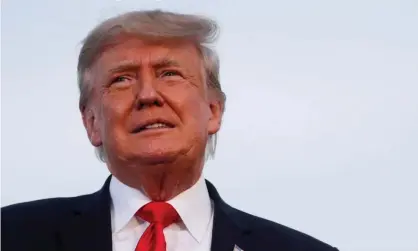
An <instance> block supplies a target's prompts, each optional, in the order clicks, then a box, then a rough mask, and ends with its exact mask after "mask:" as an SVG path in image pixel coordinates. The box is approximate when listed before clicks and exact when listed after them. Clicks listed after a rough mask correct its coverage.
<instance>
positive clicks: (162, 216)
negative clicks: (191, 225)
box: [136, 201, 180, 228]
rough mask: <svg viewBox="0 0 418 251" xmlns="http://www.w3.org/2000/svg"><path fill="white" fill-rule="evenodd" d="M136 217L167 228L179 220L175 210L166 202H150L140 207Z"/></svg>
mask: <svg viewBox="0 0 418 251" xmlns="http://www.w3.org/2000/svg"><path fill="white" fill-rule="evenodd" d="M136 216H138V217H140V218H141V219H143V220H145V221H147V222H149V223H150V224H161V225H163V227H164V228H165V227H167V226H169V225H171V224H173V223H175V222H177V221H179V220H180V216H179V215H178V213H177V211H176V209H174V207H173V206H171V205H170V204H168V203H166V202H157V201H153V202H150V203H148V204H146V205H144V206H143V207H141V208H140V209H139V210H138V212H137V213H136Z"/></svg>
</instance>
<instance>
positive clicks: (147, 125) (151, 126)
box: [132, 119, 174, 133]
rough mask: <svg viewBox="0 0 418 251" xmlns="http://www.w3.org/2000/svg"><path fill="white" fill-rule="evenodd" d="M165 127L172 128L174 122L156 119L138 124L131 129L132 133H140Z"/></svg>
mask: <svg viewBox="0 0 418 251" xmlns="http://www.w3.org/2000/svg"><path fill="white" fill-rule="evenodd" d="M167 128H174V124H173V123H171V122H168V121H166V120H161V119H156V120H150V121H146V122H143V123H141V124H139V125H138V126H136V127H135V128H134V130H132V133H140V132H143V131H146V130H158V129H167Z"/></svg>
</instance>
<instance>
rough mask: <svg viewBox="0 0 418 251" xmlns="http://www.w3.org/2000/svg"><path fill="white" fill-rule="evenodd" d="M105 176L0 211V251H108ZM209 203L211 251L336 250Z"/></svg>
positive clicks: (215, 194)
mask: <svg viewBox="0 0 418 251" xmlns="http://www.w3.org/2000/svg"><path fill="white" fill-rule="evenodd" d="M109 182H110V177H109V179H107V181H106V183H105V184H104V186H103V187H102V189H100V190H99V191H98V192H96V193H93V194H89V195H83V196H79V197H74V198H54V199H45V200H39V201H33V202H25V203H20V204H15V205H10V206H7V207H3V208H2V209H1V250H2V251H112V235H111V219H110V205H111V198H110V193H109ZM206 184H207V187H208V190H209V195H210V198H211V199H212V200H213V202H214V210H215V213H214V224H213V234H212V247H211V250H212V251H233V250H234V246H235V245H237V246H238V247H240V248H241V249H242V250H244V251H276V250H277V251H337V249H336V248H333V247H331V246H329V245H327V244H325V243H323V242H321V241H319V240H316V239H314V238H312V237H310V236H308V235H305V234H303V233H300V232H297V231H295V230H292V229H290V228H287V227H285V226H282V225H280V224H277V223H274V222H271V221H268V220H265V219H262V218H259V217H256V216H253V215H250V214H247V213H244V212H241V211H239V210H237V209H235V208H232V207H231V206H229V205H228V204H226V203H225V202H224V201H223V200H222V199H221V197H220V196H219V194H218V192H217V191H216V189H215V187H214V186H213V185H212V184H211V183H210V182H208V181H206Z"/></svg>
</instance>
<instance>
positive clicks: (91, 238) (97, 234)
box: [58, 176, 251, 251]
mask: <svg viewBox="0 0 418 251" xmlns="http://www.w3.org/2000/svg"><path fill="white" fill-rule="evenodd" d="M110 179H111V176H109V177H108V178H107V180H106V182H105V184H104V185H103V187H102V188H101V189H100V190H99V191H98V192H96V193H93V194H91V195H85V196H81V197H78V198H77V199H78V200H79V201H78V202H77V203H74V204H76V205H75V208H74V209H73V210H72V212H71V214H72V215H71V216H70V217H67V218H68V219H69V221H68V222H63V224H62V228H61V229H60V231H59V234H58V245H59V250H68V251H70V250H71V251H72V250H77V251H83V250H86V251H87V250H88V251H91V250H101V251H112V233H111V216H110V205H111V197H110V192H109V184H110ZM206 185H207V188H208V191H209V196H210V198H211V199H212V201H213V204H214V210H215V212H214V223H213V233H212V248H211V250H214V251H215V250H216V251H223V250H225V251H231V250H233V249H234V245H238V246H239V247H240V248H242V249H243V250H245V246H246V240H247V239H248V238H245V237H246V236H247V235H248V234H250V232H251V231H250V230H249V228H248V227H247V223H246V222H245V221H242V220H241V219H240V217H239V216H240V214H242V213H241V212H239V211H238V210H236V209H234V208H232V207H231V206H229V205H228V204H226V203H225V202H224V201H223V200H222V198H221V197H220V195H219V193H218V191H217V190H216V188H215V187H214V186H213V185H212V183H210V182H209V181H207V180H206Z"/></svg>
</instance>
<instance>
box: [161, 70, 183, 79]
mask: <svg viewBox="0 0 418 251" xmlns="http://www.w3.org/2000/svg"><path fill="white" fill-rule="evenodd" d="M175 76H180V77H181V74H180V73H179V72H178V71H173V70H169V71H163V72H162V73H161V75H160V77H163V78H164V77H175Z"/></svg>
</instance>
